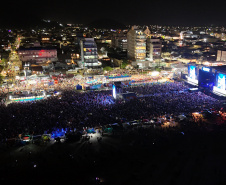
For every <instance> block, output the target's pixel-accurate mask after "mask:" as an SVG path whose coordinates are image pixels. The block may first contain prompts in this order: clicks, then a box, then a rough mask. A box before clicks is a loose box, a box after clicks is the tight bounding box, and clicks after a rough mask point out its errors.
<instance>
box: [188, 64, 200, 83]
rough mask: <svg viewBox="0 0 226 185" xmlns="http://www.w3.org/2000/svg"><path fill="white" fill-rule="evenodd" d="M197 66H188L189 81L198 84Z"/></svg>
mask: <svg viewBox="0 0 226 185" xmlns="http://www.w3.org/2000/svg"><path fill="white" fill-rule="evenodd" d="M196 70H197V69H196V66H192V65H189V66H188V82H191V83H194V84H198V79H197V72H196Z"/></svg>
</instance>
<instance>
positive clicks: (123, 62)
mask: <svg viewBox="0 0 226 185" xmlns="http://www.w3.org/2000/svg"><path fill="white" fill-rule="evenodd" d="M127 65H129V62H128V60H126V59H125V60H123V61H122V64H121V68H122V69H125V68H126V66H127Z"/></svg>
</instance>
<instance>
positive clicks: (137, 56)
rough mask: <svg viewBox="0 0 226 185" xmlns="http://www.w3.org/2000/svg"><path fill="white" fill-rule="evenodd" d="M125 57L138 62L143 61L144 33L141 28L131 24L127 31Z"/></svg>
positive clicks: (144, 53) (144, 52) (144, 49)
mask: <svg viewBox="0 0 226 185" xmlns="http://www.w3.org/2000/svg"><path fill="white" fill-rule="evenodd" d="M127 57H128V59H130V60H132V61H136V62H137V64H138V63H142V62H145V58H146V35H145V34H144V32H143V30H142V29H138V28H137V27H136V26H133V27H132V28H131V30H129V31H128V33H127Z"/></svg>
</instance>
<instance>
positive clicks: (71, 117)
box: [0, 82, 221, 141]
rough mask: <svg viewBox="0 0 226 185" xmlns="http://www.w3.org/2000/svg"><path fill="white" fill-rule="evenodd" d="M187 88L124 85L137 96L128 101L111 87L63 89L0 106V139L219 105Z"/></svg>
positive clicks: (176, 114) (192, 110) (174, 113)
mask: <svg viewBox="0 0 226 185" xmlns="http://www.w3.org/2000/svg"><path fill="white" fill-rule="evenodd" d="M187 89H188V87H187V86H186V85H184V84H183V83H180V82H177V83H162V84H146V85H141V86H136V87H132V86H129V87H124V88H123V89H122V91H123V92H127V91H129V92H135V93H136V94H137V95H138V98H136V99H133V100H130V101H122V100H117V99H116V100H115V99H114V98H113V97H112V91H111V90H101V91H85V92H84V91H82V92H77V91H75V90H74V89H66V90H63V91H62V94H61V98H59V97H57V96H56V97H50V98H48V99H43V100H39V101H33V102H23V103H11V104H9V105H8V106H5V105H1V106H0V122H1V124H0V138H1V141H5V139H6V138H12V137H17V136H18V134H23V133H30V134H43V133H44V131H47V132H48V133H51V132H52V131H53V130H54V129H56V128H63V129H64V130H65V129H66V128H70V129H71V130H74V129H76V130H82V129H83V128H84V127H95V126H102V125H107V124H111V123H120V122H123V121H131V120H138V119H152V118H154V117H160V116H162V115H167V114H168V115H171V116H172V117H174V116H178V115H179V114H181V113H184V114H188V113H191V112H194V111H201V110H204V109H206V108H215V109H220V108H221V101H219V100H217V99H214V98H212V97H210V96H207V95H205V94H203V93H202V92H189V91H187ZM140 95H147V96H143V97H142V96H140Z"/></svg>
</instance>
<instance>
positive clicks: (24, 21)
mask: <svg viewBox="0 0 226 185" xmlns="http://www.w3.org/2000/svg"><path fill="white" fill-rule="evenodd" d="M0 23H1V24H0V28H11V29H14V28H19V29H28V28H37V27H38V28H52V27H60V26H59V24H58V23H57V22H55V21H51V22H45V21H43V20H42V19H40V18H36V17H33V16H31V17H24V16H18V17H14V18H11V17H9V18H5V19H3V20H0Z"/></svg>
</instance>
